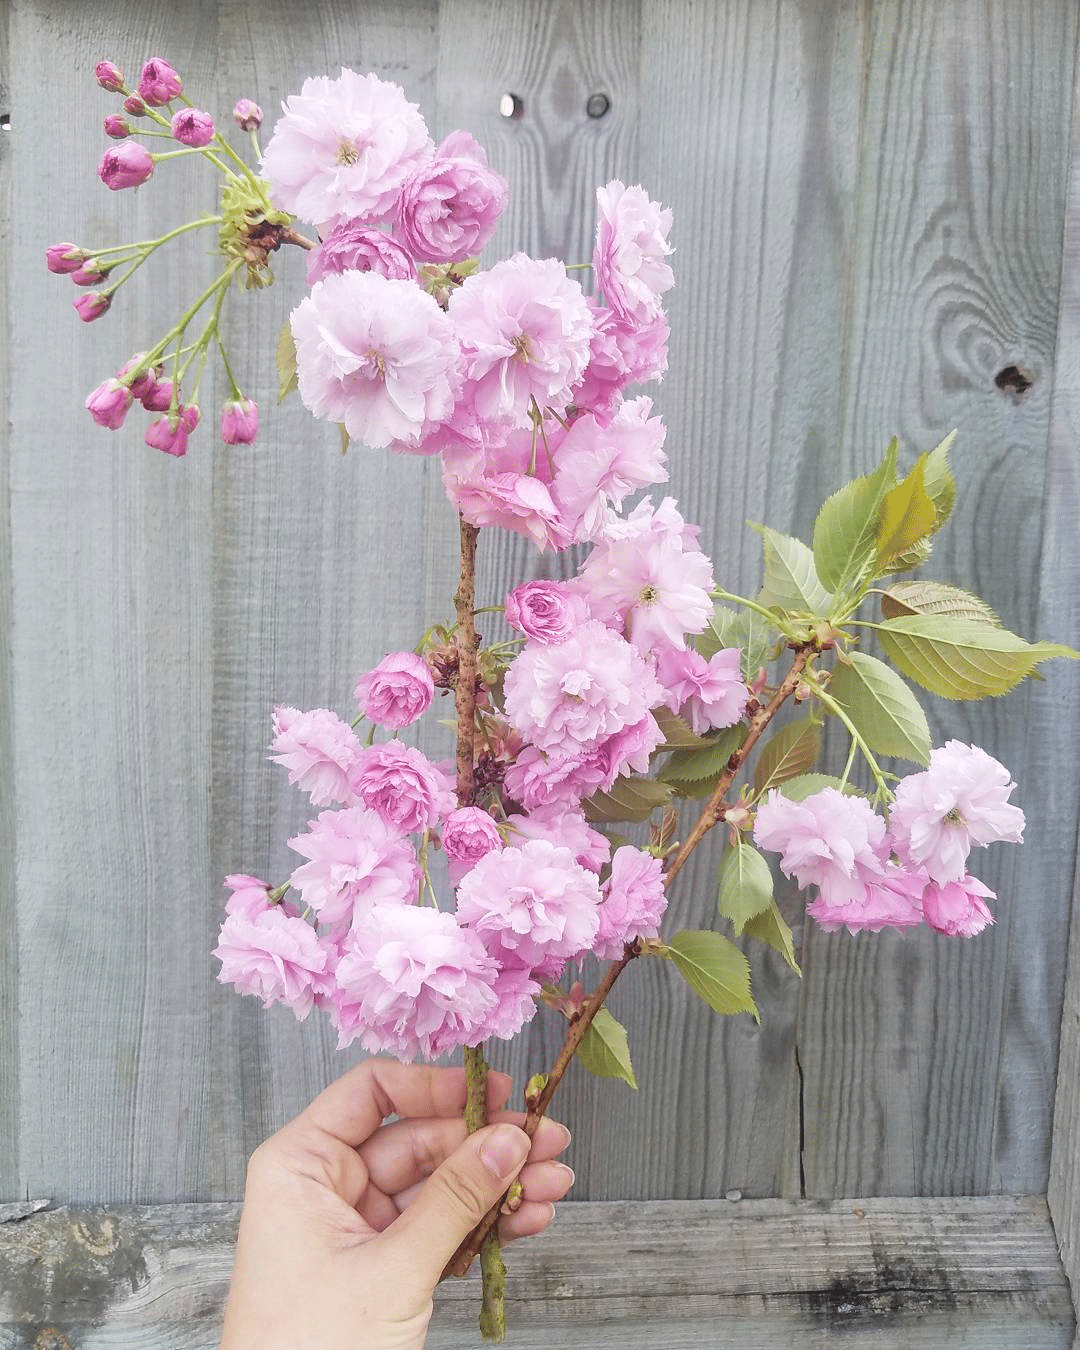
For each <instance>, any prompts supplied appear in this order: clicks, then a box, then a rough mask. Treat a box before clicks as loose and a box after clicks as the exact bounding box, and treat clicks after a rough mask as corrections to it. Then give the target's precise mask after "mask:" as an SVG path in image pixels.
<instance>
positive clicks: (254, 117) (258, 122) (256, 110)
mask: <svg viewBox="0 0 1080 1350" xmlns="http://www.w3.org/2000/svg"><path fill="white" fill-rule="evenodd" d="M232 115H233V121H234V122H235V123H236V125H237V126H238V127H239V128H240V130H241V131H258V129H259V128H260V127H261V126H262V119H263V110H262V109H261V108H260V107H259V105H258V104H257V103H256V102H255V101H254V100H253V99H250V98H238V99H237V100H236V103H235V105H234V106H233V110H232Z"/></svg>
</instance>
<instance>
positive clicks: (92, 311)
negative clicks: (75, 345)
mask: <svg viewBox="0 0 1080 1350" xmlns="http://www.w3.org/2000/svg"><path fill="white" fill-rule="evenodd" d="M111 304H112V296H111V295H106V294H105V292H104V291H86V292H85V293H84V294H83V295H80V296H79V298H78V299H77V300H76V301H75V311H76V313H77V314H78V316H79V318H80V319H82V321H83V323H93V322H94V320H95V319H100V318H101V316H102V315H103V314H104V313H105V311H106V310H107V309H108V308H109V306H110V305H111Z"/></svg>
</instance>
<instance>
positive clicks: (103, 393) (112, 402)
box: [86, 379, 131, 431]
mask: <svg viewBox="0 0 1080 1350" xmlns="http://www.w3.org/2000/svg"><path fill="white" fill-rule="evenodd" d="M130 407H131V390H130V389H129V388H128V387H127V385H126V384H121V383H120V381H119V380H117V379H108V380H104V381H103V382H102V383H101V384H99V385H98V387H97V388H96V389H95V390H94V392H93V393H92V394H91V395H90V397H89V398H88V399H87V400H86V411H87V412H88V413H89V414H90V416H91V417H92V418H93V419H94V421H95V422H96V423H97V424H98V426H99V427H108V428H109V429H110V430H111V431H115V430H116V429H117V427H119V426H122V425H123V421H124V418H125V417H126V416H127V411H128V409H129V408H130Z"/></svg>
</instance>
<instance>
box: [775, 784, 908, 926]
mask: <svg viewBox="0 0 1080 1350" xmlns="http://www.w3.org/2000/svg"><path fill="white" fill-rule="evenodd" d="M754 839H755V841H756V842H757V844H758V845H759V846H760V847H761V848H764V849H769V850H770V851H772V852H776V853H779V854H780V870H781V871H782V872H783V873H784V875H785V876H788V877H791V876H793V877H794V878H795V880H796V881H797V882H798V884H799V885H800V886H801V887H806V886H818V887H820V888H821V890H822V892H823V893H824V894H825V896H826V898H827V901H828V903H829V904H831V905H845V904H850V903H853V902H855V901H856V900H862V899H863V898H864V896H865V891H866V887H867V885H868V884H869V883H872V882H877V881H880V880H881V879H882V878H883V876H884V874H885V861H886V859H887V858H888V844H887V841H886V837H885V822H884V820H882V818H881V817H880V816H879V815H878V814H877V813H876V812H875V811H874V809H873V807H872V806H871V805H870V803H869V802H868V801H866V799H865V798H863V797H849V796H845V794H844V793H842V792H838V791H837V790H836V788H822V790H821V791H820V792H815V793H814V794H813V795H812V796H809V797H807V798H805V799H804V800H803V801H801V802H795V801H791V800H790V798H788V797H785V796H784V795H783V793H782V792H780V791H779V790H778V789H777V788H773V789H772V790H771V791H770V792H769V794H768V796H767V797H766V799H765V801H764V802H762V804H761V805H760V806H759V807H758V810H757V819H756V820H755V822H754Z"/></svg>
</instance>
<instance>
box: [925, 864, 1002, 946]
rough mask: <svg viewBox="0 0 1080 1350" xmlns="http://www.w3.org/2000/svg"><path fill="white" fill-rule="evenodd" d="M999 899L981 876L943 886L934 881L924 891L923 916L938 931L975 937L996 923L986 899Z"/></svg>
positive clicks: (953, 935) (949, 934) (947, 883)
mask: <svg viewBox="0 0 1080 1350" xmlns="http://www.w3.org/2000/svg"><path fill="white" fill-rule="evenodd" d="M996 898H997V897H996V896H995V894H994V892H993V891H992V890H991V889H990V888H989V886H984V885H983V883H982V882H981V881H980V880H979V879H978V878H977V877H971V876H964V877H961V878H960V880H959V881H947V882H945V883H944V885H941V886H938V885H936V884H935V883H933V882H931V884H930V885H929V886H927V888H926V890H925V891H924V892H923V897H922V906H923V917H924V918H925V919H926V922H927V923H928V924H929V925H930V927H931V928H932V929H933V930H934V932H935V933H944V934H945V935H946V937H974V936H975V934H976V933H981V932H982V930H983V929H984V928H985V927H986V926H987V924H991V923H993V922H994V916H993V915H992V914H991V913H990V910H989V909H988V908H987V905H986V902H987V900H995V899H996Z"/></svg>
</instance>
